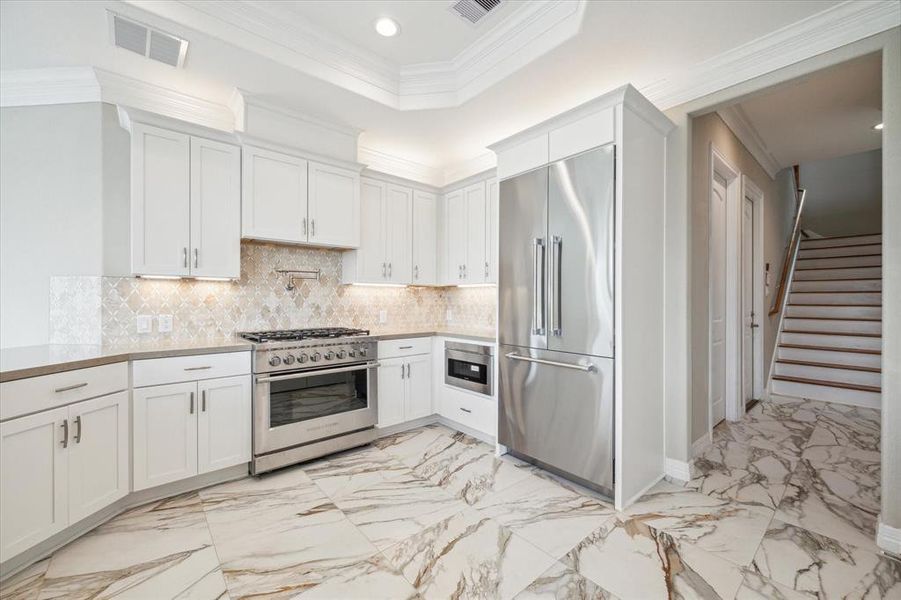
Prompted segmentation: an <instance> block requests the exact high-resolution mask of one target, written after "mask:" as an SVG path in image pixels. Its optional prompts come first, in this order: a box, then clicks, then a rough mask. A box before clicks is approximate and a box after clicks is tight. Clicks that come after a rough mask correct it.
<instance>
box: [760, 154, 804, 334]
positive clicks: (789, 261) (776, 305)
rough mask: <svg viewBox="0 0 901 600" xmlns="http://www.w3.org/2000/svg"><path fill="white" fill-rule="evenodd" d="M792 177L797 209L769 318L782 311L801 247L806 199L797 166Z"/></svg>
mask: <svg viewBox="0 0 901 600" xmlns="http://www.w3.org/2000/svg"><path fill="white" fill-rule="evenodd" d="M792 177H793V178H794V182H795V190H796V191H795V197H796V198H797V200H798V209H797V210H796V211H795V224H794V226H793V227H792V233H791V237H790V238H789V240H788V248H786V251H785V260H784V261H783V262H782V274H781V275H780V276H779V287H778V288H776V297H775V298H774V299H773V305H772V307H770V313H769V314H770V316H773V315H775V314H776V313H778V312H779V311H780V310H781V309H782V304H783V301H784V300H785V292H786V288H787V283H788V276H789V274H790V273H791V270H792V266H793V265H794V263H795V260H796V259H797V256H798V247H799V246H800V245H801V211H802V210H804V199H805V198H806V197H807V190H804V189H801V188H800V187H799V185H798V180H799V177H800V169H799V167H798V165H795V166H794V168H793V169H792Z"/></svg>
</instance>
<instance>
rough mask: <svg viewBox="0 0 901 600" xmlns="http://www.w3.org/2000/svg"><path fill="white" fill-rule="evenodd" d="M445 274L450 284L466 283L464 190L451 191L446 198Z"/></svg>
mask: <svg viewBox="0 0 901 600" xmlns="http://www.w3.org/2000/svg"><path fill="white" fill-rule="evenodd" d="M444 224H445V235H444V239H445V244H444V245H445V255H444V256H445V260H444V266H445V274H444V279H445V281H446V282H447V283H448V284H451V285H456V284H460V283H465V280H464V278H463V269H464V267H465V265H466V248H467V238H466V226H467V211H466V200H465V198H464V196H463V191H462V190H458V191H456V192H451V193H449V194H448V195H447V196H446V197H445V200H444Z"/></svg>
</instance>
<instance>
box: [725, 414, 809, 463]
mask: <svg viewBox="0 0 901 600" xmlns="http://www.w3.org/2000/svg"><path fill="white" fill-rule="evenodd" d="M812 432H813V427H812V426H807V424H805V427H803V428H795V427H790V426H786V425H784V424H780V423H779V422H778V421H768V422H766V423H763V424H762V423H761V422H759V421H754V420H752V419H745V420H742V421H738V422H730V421H723V422H722V423H720V424H719V425H717V426H716V427H715V428H714V430H713V443H714V444H717V443H721V442H724V441H730V442H738V443H739V444H745V445H747V446H752V447H754V448H760V449H762V450H769V451H771V452H776V453H778V454H781V455H783V456H786V457H788V458H798V457H799V456H801V454H802V453H803V452H804V448H805V447H806V446H807V441H808V440H809V439H810V435H811V433H812Z"/></svg>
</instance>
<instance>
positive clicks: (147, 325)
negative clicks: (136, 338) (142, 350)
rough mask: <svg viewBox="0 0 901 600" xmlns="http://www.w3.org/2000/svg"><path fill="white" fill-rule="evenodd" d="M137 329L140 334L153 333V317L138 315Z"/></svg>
mask: <svg viewBox="0 0 901 600" xmlns="http://www.w3.org/2000/svg"><path fill="white" fill-rule="evenodd" d="M136 321H137V329H138V333H150V332H151V331H153V317H152V316H150V315H138V318H137V319H136Z"/></svg>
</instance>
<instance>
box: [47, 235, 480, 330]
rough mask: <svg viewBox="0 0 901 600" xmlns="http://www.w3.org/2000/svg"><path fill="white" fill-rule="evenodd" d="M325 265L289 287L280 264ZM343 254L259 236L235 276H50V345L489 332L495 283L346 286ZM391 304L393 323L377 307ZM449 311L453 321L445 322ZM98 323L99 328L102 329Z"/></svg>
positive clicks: (246, 248) (244, 249)
mask: <svg viewBox="0 0 901 600" xmlns="http://www.w3.org/2000/svg"><path fill="white" fill-rule="evenodd" d="M317 268H318V269H321V277H320V280H319V281H314V280H298V281H297V282H296V285H297V287H296V289H294V290H293V291H288V290H286V289H285V284H286V283H287V280H286V277H285V276H284V275H280V274H277V273H276V272H275V270H276V269H317ZM340 281H341V252H340V251H337V250H319V249H313V248H303V247H295V246H281V245H275V244H264V243H258V242H243V243H242V244H241V279H240V280H239V281H237V282H218V281H194V280H187V279H185V280H154V279H139V278H135V277H91V276H74V277H72V276H67V277H54V278H53V279H52V281H51V285H50V337H51V339H50V341H51V342H52V343H70V344H71V343H83V344H100V343H102V344H104V345H118V344H133V343H138V342H153V341H166V342H191V341H198V340H202V339H206V338H215V337H223V336H230V335H233V334H234V333H235V332H237V331H249V330H259V329H282V328H291V327H317V326H347V327H361V328H366V329H411V330H425V329H441V328H446V327H454V328H462V329H472V330H484V329H490V328H493V327H494V322H495V311H496V300H495V296H496V290H495V288H493V287H484V288H414V287H410V288H399V287H372V286H350V285H341V283H340ZM381 310H386V311H387V313H388V314H387V317H388V320H387V323H379V312H380V311H381ZM448 310H450V313H451V316H452V318H451V320H450V321H447V320H446V317H447V311H448ZM160 314H168V315H172V316H173V328H172V332H171V333H160V332H159V331H158V327H157V323H156V321H155V320H154V327H153V331H152V333H143V334H138V333H137V331H136V319H137V316H138V315H152V316H154V317H156V316H157V315H160ZM98 324H99V327H98Z"/></svg>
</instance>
